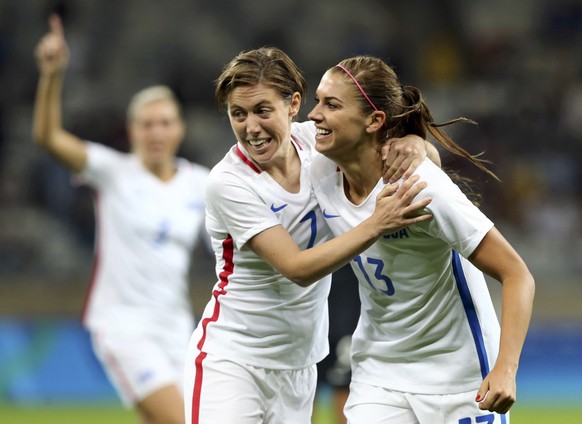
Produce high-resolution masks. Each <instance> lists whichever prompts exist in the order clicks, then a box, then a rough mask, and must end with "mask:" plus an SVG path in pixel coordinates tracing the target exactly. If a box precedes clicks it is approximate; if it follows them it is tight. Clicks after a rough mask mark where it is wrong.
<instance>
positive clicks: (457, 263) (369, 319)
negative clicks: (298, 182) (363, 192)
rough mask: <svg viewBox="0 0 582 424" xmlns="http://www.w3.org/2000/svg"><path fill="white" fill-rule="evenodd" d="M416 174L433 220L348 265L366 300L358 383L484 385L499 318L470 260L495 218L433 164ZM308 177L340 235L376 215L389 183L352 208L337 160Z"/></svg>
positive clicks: (355, 357)
mask: <svg viewBox="0 0 582 424" xmlns="http://www.w3.org/2000/svg"><path fill="white" fill-rule="evenodd" d="M416 173H418V174H419V175H420V177H421V180H423V181H426V182H428V188H427V189H425V190H424V191H423V192H422V193H420V194H419V196H418V198H421V197H424V196H426V195H430V196H432V198H433V200H432V203H431V204H429V205H428V207H427V209H429V210H430V212H431V213H432V214H433V218H432V220H430V221H427V222H423V223H419V224H416V225H412V226H409V227H407V228H405V229H403V230H400V231H397V232H395V233H393V234H390V235H386V236H384V237H382V238H380V239H379V240H378V241H377V242H376V243H374V245H372V246H371V247H370V248H369V249H367V250H366V251H365V252H364V253H362V254H361V255H358V256H357V257H356V258H355V259H354V260H353V261H352V262H351V265H352V268H353V269H354V272H355V274H356V276H357V277H358V279H359V281H360V297H361V301H362V310H361V317H360V321H359V323H358V327H357V329H356V331H355V333H354V337H353V346H352V368H353V377H352V379H353V381H357V382H362V383H365V384H369V385H374V386H379V387H385V388H387V389H392V390H398V391H403V392H410V393H425V394H450V393H460V392H465V391H469V390H472V389H477V388H478V387H479V386H480V384H481V382H482V379H483V377H485V375H487V374H488V373H489V370H490V369H491V367H492V366H493V364H494V362H495V359H496V357H497V353H498V343H499V323H498V321H497V317H496V314H495V310H494V308H493V305H492V302H491V298H490V296H489V292H488V289H487V287H486V283H485V279H484V277H483V274H482V273H481V272H480V271H479V270H478V269H476V268H475V267H474V266H473V265H472V264H471V263H470V262H469V261H467V260H466V259H465V257H467V256H469V255H470V254H471V253H472V252H473V250H474V249H475V248H476V247H477V245H478V244H479V243H480V241H481V240H482V239H483V237H484V236H485V234H486V233H487V232H488V231H489V230H490V229H491V228H492V226H493V223H492V222H491V221H490V220H489V219H488V218H487V217H486V216H485V215H483V214H482V213H481V212H480V211H479V209H478V208H477V207H475V206H474V205H473V204H472V203H471V202H470V201H469V200H468V199H467V198H466V197H465V195H464V194H462V193H461V191H460V190H459V189H458V187H457V186H456V185H455V184H453V182H452V181H451V180H450V178H449V177H448V176H447V175H446V174H445V173H444V172H443V171H442V170H441V169H440V168H438V167H437V166H436V165H434V164H433V163H432V162H431V161H430V160H428V159H426V160H425V161H424V162H423V163H422V165H421V166H420V167H419V168H418V169H417V171H416ZM311 176H312V183H313V186H314V191H315V194H316V197H317V199H318V201H319V203H320V205H321V208H322V210H323V215H324V217H325V218H326V220H327V223H328V225H329V227H330V228H331V230H332V232H333V233H334V234H335V235H336V236H337V235H341V234H343V233H345V232H346V231H348V230H349V229H351V228H352V227H354V226H355V225H357V224H358V223H360V222H361V221H363V220H364V219H365V218H367V217H369V216H370V214H371V213H372V212H373V211H374V208H375V201H376V196H377V194H378V193H379V192H380V190H381V189H382V188H383V186H384V184H383V183H382V181H379V182H378V185H377V186H376V188H375V189H374V191H373V192H372V193H371V194H370V196H369V197H368V198H367V199H366V200H365V201H364V202H363V203H362V204H360V205H354V204H352V203H351V202H350V201H349V200H348V199H347V198H346V196H345V194H344V183H343V174H342V173H341V172H339V171H338V169H337V166H336V165H335V164H334V163H333V162H332V161H330V160H329V159H327V158H325V157H323V156H318V157H317V158H316V159H314V162H313V165H312V167H311Z"/></svg>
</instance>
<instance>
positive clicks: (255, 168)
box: [234, 144, 261, 174]
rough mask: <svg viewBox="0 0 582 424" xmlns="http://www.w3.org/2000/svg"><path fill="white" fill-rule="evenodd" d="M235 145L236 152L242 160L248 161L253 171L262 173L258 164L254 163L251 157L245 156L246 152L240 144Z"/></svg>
mask: <svg viewBox="0 0 582 424" xmlns="http://www.w3.org/2000/svg"><path fill="white" fill-rule="evenodd" d="M234 147H235V149H236V154H237V155H238V156H239V157H240V158H241V159H242V161H243V162H244V163H246V164H247V165H248V166H250V167H251V168H252V169H253V171H255V172H256V173H257V174H260V173H261V170H260V169H259V168H257V166H256V165H255V164H254V163H252V162H251V161H250V159H249V158H247V157H246V156H245V154H244V153H243V152H242V151H241V149H240V148H239V147H238V144H237V145H236V146H234Z"/></svg>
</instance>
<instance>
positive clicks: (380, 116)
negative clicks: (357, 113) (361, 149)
mask: <svg viewBox="0 0 582 424" xmlns="http://www.w3.org/2000/svg"><path fill="white" fill-rule="evenodd" d="M385 122H386V113H384V112H382V111H381V110H376V111H374V112H372V114H371V115H370V116H369V118H368V126H367V127H366V131H367V132H369V133H374V132H376V131H378V130H379V129H381V128H382V126H383V125H384V123H385Z"/></svg>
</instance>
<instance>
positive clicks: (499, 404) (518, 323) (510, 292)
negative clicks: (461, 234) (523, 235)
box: [469, 228, 535, 413]
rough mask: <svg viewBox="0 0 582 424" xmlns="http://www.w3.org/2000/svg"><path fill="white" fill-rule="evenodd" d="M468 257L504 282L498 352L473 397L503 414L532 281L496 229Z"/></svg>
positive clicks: (512, 390)
mask: <svg viewBox="0 0 582 424" xmlns="http://www.w3.org/2000/svg"><path fill="white" fill-rule="evenodd" d="M469 259H470V260H471V262H473V263H474V264H475V266H477V267H478V268H479V269H481V270H482V271H483V272H485V273H486V274H488V275H490V276H491V277H493V278H495V279H497V280H498V281H500V282H501V284H502V285H503V289H502V300H501V340H500V344H499V354H498V356H497V361H496V362H495V366H494V367H493V369H492V370H491V372H490V373H489V375H488V376H487V377H486V378H485V379H484V380H483V383H482V384H481V388H480V389H479V391H478V392H477V397H476V399H475V400H476V401H477V402H479V407H480V408H481V409H485V410H489V411H494V412H498V413H505V412H507V411H508V410H509V408H511V406H512V405H513V403H514V402H515V400H516V382H515V378H516V374H517V368H518V364H519V357H520V355H521V350H522V348H523V344H524V342H525V336H526V333H527V329H528V327H529V322H530V319H531V314H532V308H533V300H534V292H535V283H534V279H533V277H532V275H531V273H530V272H529V270H528V268H527V266H526V264H525V263H524V261H523V260H522V259H521V257H520V256H519V254H518V253H517V252H516V251H515V250H514V249H513V247H512V246H511V245H510V244H509V242H508V241H507V240H506V239H505V238H504V237H503V236H502V235H501V233H500V232H499V231H498V230H497V229H495V228H493V229H492V230H491V231H489V232H488V233H487V235H486V236H485V237H484V238H483V240H482V241H481V243H480V244H479V246H478V247H477V249H475V251H474V252H473V254H472V255H471V257H470V258H469Z"/></svg>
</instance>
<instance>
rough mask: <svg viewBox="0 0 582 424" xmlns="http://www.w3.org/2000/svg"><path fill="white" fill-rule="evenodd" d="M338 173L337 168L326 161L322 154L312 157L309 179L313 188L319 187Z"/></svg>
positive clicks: (330, 161) (333, 163)
mask: <svg viewBox="0 0 582 424" xmlns="http://www.w3.org/2000/svg"><path fill="white" fill-rule="evenodd" d="M337 172H338V166H337V165H336V164H335V162H334V161H332V160H331V159H328V158H327V157H325V156H324V155H322V154H317V155H315V156H314V158H313V160H312V162H311V167H310V168H309V177H310V179H311V182H312V184H313V185H314V186H317V185H320V184H321V183H323V181H325V180H326V179H328V178H329V177H333V176H335V175H336V174H337Z"/></svg>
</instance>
